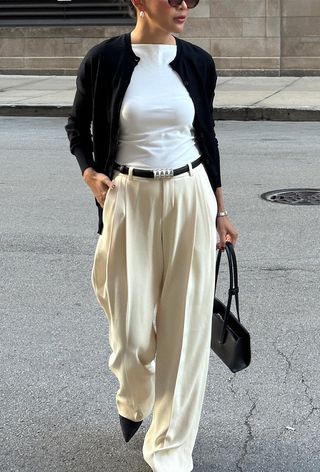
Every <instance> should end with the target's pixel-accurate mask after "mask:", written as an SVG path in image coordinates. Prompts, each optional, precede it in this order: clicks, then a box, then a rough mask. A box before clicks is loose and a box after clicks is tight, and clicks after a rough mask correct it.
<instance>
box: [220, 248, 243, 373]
mask: <svg viewBox="0 0 320 472" xmlns="http://www.w3.org/2000/svg"><path fill="white" fill-rule="evenodd" d="M221 252H222V251H221V249H219V252H218V255H217V261H216V280H215V289H214V305H213V313H212V328H211V349H212V350H213V351H214V352H215V353H216V354H217V355H218V356H219V357H220V359H221V360H222V361H223V362H224V363H225V365H226V366H227V367H229V369H230V370H231V371H232V372H238V371H239V370H242V369H245V368H246V367H248V365H249V364H250V361H251V347H250V334H249V333H248V331H247V330H246V328H245V327H244V326H243V325H242V324H241V323H240V316H239V296H238V293H239V286H238V269H237V261H236V255H235V252H234V248H233V244H232V243H230V242H226V243H225V252H226V253H227V256H228V263H229V276H230V287H229V292H228V294H229V295H228V302H227V306H226V305H225V304H224V303H222V301H221V300H219V299H218V298H216V296H215V295H216V289H217V280H218V273H219V267H220V259H221ZM233 295H234V296H235V300H236V309H237V315H238V319H237V318H236V317H235V316H234V314H233V313H232V312H231V311H230V306H231V302H232V296H233Z"/></svg>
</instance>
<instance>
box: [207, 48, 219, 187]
mask: <svg viewBox="0 0 320 472" xmlns="http://www.w3.org/2000/svg"><path fill="white" fill-rule="evenodd" d="M216 84H217V72H216V66H215V63H214V60H213V58H212V57H211V56H210V60H209V68H208V73H207V91H208V100H209V112H210V117H211V118H212V122H211V126H212V128H211V131H212V137H213V143H214V161H215V168H216V183H215V184H216V187H221V172H220V152H219V144H218V140H217V137H216V133H215V122H214V116H213V99H214V96H215V88H216Z"/></svg>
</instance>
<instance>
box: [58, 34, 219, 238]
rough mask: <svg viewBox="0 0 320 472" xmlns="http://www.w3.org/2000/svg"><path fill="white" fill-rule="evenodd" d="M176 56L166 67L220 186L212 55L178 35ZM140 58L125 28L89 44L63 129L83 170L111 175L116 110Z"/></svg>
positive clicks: (213, 180)
mask: <svg viewBox="0 0 320 472" xmlns="http://www.w3.org/2000/svg"><path fill="white" fill-rule="evenodd" d="M175 39H176V43H177V55H176V57H175V58H174V60H173V61H172V62H170V66H171V67H172V69H173V70H175V71H176V72H177V73H178V74H179V76H180V77H181V79H182V82H183V84H184V85H185V87H186V89H187V90H188V92H189V95H190V97H191V98H192V100H193V103H194V107H195V118H194V122H193V126H194V130H195V139H196V142H197V144H198V146H199V150H200V152H201V155H202V156H203V165H204V167H205V169H206V172H207V174H208V177H209V180H210V184H211V187H212V189H213V191H215V190H216V188H217V187H221V175H220V156H219V147H218V140H217V138H216V135H215V131H214V118H213V98H214V94H215V87H216V81H217V75H216V68H215V63H214V60H213V58H212V56H211V55H210V54H209V53H208V52H206V51H205V50H204V49H202V48H200V47H199V46H197V45H195V44H192V43H190V42H188V41H185V40H183V39H180V38H177V37H175ZM139 61H140V58H139V57H138V56H136V55H135V54H134V51H133V49H132V47H131V36H130V32H129V33H124V34H121V35H119V36H114V37H112V38H109V39H106V40H104V41H102V42H101V43H99V44H97V45H96V46H93V47H92V48H91V49H90V50H89V51H88V52H87V54H86V55H85V57H84V58H83V60H82V62H81V64H80V66H79V69H78V73H77V79H76V85H77V88H76V93H75V97H74V101H73V106H72V110H71V113H70V115H69V116H68V120H67V124H66V126H65V130H66V132H67V135H68V138H69V141H70V151H71V153H72V154H74V155H75V156H76V158H77V160H78V163H79V166H80V169H81V172H82V173H83V172H84V170H85V169H86V168H87V167H93V168H94V169H95V170H96V171H97V172H103V173H104V174H106V175H107V176H108V177H109V178H110V179H112V178H113V171H114V161H115V157H116V154H117V146H118V142H119V133H120V126H119V120H120V109H121V103H122V100H123V97H124V94H125V92H126V90H127V87H128V85H129V83H130V80H131V76H132V73H133V71H134V68H135V66H136V65H137V64H138V62H139ZM96 204H97V206H98V215H99V226H98V233H99V234H101V233H102V229H103V222H102V208H101V207H100V205H99V203H98V202H97V200H96Z"/></svg>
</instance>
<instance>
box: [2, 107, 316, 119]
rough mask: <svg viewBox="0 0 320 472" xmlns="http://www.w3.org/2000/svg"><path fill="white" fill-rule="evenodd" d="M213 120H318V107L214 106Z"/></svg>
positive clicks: (14, 110) (49, 112)
mask: <svg viewBox="0 0 320 472" xmlns="http://www.w3.org/2000/svg"><path fill="white" fill-rule="evenodd" d="M71 108H72V107H71V106H69V105H3V106H0V116H26V117H27V116H42V117H60V116H63V117H67V116H68V115H69V113H70V112H71ZM214 119H215V120H230V121H232V120H236V121H237V120H238V121H259V120H270V121H320V109H319V108H314V109H312V108H307V107H306V108H286V107H284V108H266V107H216V108H214Z"/></svg>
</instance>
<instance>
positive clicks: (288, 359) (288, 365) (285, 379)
mask: <svg viewBox="0 0 320 472" xmlns="http://www.w3.org/2000/svg"><path fill="white" fill-rule="evenodd" d="M282 336H283V335H280V336H279V337H282ZM279 337H278V338H276V339H275V340H274V341H273V342H272V345H273V347H274V348H275V350H276V351H277V353H278V354H279V355H280V356H281V357H283V358H284V359H285V361H286V363H287V366H286V370H285V376H284V382H286V381H287V377H288V374H289V371H290V370H291V371H292V364H291V360H290V357H292V356H293V353H294V351H295V350H296V349H297V347H298V346H295V347H294V348H293V350H292V352H291V354H290V357H288V356H287V355H286V354H285V353H284V352H282V351H280V349H279V348H278V347H277V345H276V344H277V341H278V339H279Z"/></svg>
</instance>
